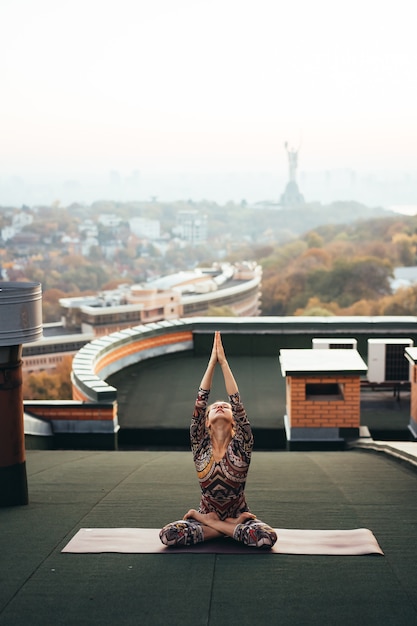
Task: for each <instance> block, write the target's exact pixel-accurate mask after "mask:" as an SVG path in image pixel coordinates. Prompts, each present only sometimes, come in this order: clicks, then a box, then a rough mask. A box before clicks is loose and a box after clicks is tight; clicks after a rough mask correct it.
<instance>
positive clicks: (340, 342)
mask: <svg viewBox="0 0 417 626" xmlns="http://www.w3.org/2000/svg"><path fill="white" fill-rule="evenodd" d="M357 343H358V342H357V341H356V339H346V338H344V339H341V338H340V337H338V338H331V337H330V338H329V337H320V338H317V339H313V348H314V349H320V350H349V349H351V350H356V346H357Z"/></svg>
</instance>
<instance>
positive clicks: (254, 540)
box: [159, 519, 277, 549]
mask: <svg viewBox="0 0 417 626" xmlns="http://www.w3.org/2000/svg"><path fill="white" fill-rule="evenodd" d="M203 528H204V526H203V524H200V522H197V521H196V520H194V519H186V520H183V519H181V520H178V521H176V522H172V523H170V524H167V525H166V526H164V527H163V528H162V530H161V531H160V533H159V538H160V540H161V541H162V543H163V544H165V545H166V546H192V545H194V544H196V543H200V542H201V541H204V530H203ZM233 539H235V541H240V542H241V543H244V544H245V545H247V546H252V547H254V548H265V549H269V548H272V546H273V545H274V543H275V542H276V540H277V534H276V532H275V530H274V529H273V528H271V527H270V526H268V525H267V524H265V523H264V522H261V520H259V519H249V520H247V521H246V522H244V523H243V524H237V526H236V528H235V531H234V533H233Z"/></svg>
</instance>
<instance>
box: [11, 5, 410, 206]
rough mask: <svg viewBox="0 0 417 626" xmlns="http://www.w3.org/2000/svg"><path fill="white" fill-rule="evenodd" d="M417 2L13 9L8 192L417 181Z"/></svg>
mask: <svg viewBox="0 0 417 626" xmlns="http://www.w3.org/2000/svg"><path fill="white" fill-rule="evenodd" d="M415 6H416V5H415V0H395V1H394V0H392V1H391V0H349V1H347V0H314V1H313V0H287V1H286V2H281V1H280V0H117V1H116V0H111V1H109V0H72V1H71V2H61V1H59V0H1V2H0V73H1V93H0V182H1V181H2V180H3V181H4V180H5V179H6V178H7V177H10V176H23V177H30V176H36V177H37V178H38V179H39V180H47V177H48V176H50V175H52V174H54V175H59V176H62V177H63V179H65V178H67V179H71V178H74V177H77V176H82V175H89V174H92V173H98V172H109V171H110V170H117V171H119V172H120V173H121V174H122V175H124V176H128V175H129V174H130V173H131V172H132V171H134V170H138V171H140V173H141V175H142V174H145V175H146V173H147V172H148V173H150V172H154V173H158V172H169V173H170V174H171V175H172V174H175V172H177V171H182V172H191V173H193V172H195V173H196V175H197V174H198V173H199V172H201V171H216V172H228V171H234V172H263V171H277V172H280V173H281V175H283V176H284V177H285V176H286V175H287V163H288V161H287V155H286V153H285V150H284V146H283V144H284V142H285V141H289V143H290V145H291V146H292V147H295V148H298V147H300V146H301V148H300V158H299V163H300V169H302V170H306V171H310V170H329V169H338V168H349V169H352V170H355V171H360V170H367V171H372V170H393V171H405V172H416V170H417V121H416V118H417V80H416V67H417V37H416V35H415V11H414V7H415ZM243 195H244V194H242V196H243ZM0 200H1V198H0ZM0 204H1V202H0Z"/></svg>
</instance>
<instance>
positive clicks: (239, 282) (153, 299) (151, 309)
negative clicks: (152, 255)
mask: <svg viewBox="0 0 417 626" xmlns="http://www.w3.org/2000/svg"><path fill="white" fill-rule="evenodd" d="M261 279H262V269H261V267H260V266H259V265H257V264H256V263H249V262H243V263H236V264H233V265H232V264H229V263H225V264H214V265H213V266H212V267H209V268H198V269H195V270H193V271H189V272H179V273H177V274H172V275H169V276H164V277H162V278H159V279H158V280H155V281H151V282H148V283H145V284H140V285H122V286H120V287H119V288H118V289H115V290H111V291H104V292H101V293H99V294H97V295H96V296H85V297H76V298H61V300H60V305H61V311H62V324H63V326H64V328H66V329H67V331H68V332H78V333H90V334H93V335H94V336H103V335H108V334H109V333H112V332H115V331H118V330H122V329H124V328H128V327H132V326H137V325H139V324H146V323H150V322H158V321H161V320H172V319H179V318H181V317H194V316H204V315H207V314H208V312H209V309H210V307H213V306H214V307H227V308H228V309H230V311H231V312H232V314H233V315H236V316H251V317H253V316H258V315H260V312H261V303H260V296H261Z"/></svg>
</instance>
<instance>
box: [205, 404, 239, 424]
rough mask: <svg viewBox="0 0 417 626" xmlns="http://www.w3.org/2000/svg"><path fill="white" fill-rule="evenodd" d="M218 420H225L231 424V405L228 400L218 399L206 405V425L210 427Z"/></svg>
mask: <svg viewBox="0 0 417 626" xmlns="http://www.w3.org/2000/svg"><path fill="white" fill-rule="evenodd" d="M218 420H225V421H227V422H229V423H230V424H231V425H233V413H232V405H231V404H230V403H229V402H223V401H220V400H219V401H217V402H214V403H213V404H211V405H210V406H209V407H208V410H207V416H206V426H207V427H208V428H210V426H211V425H212V424H214V423H215V422H216V421H218Z"/></svg>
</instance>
